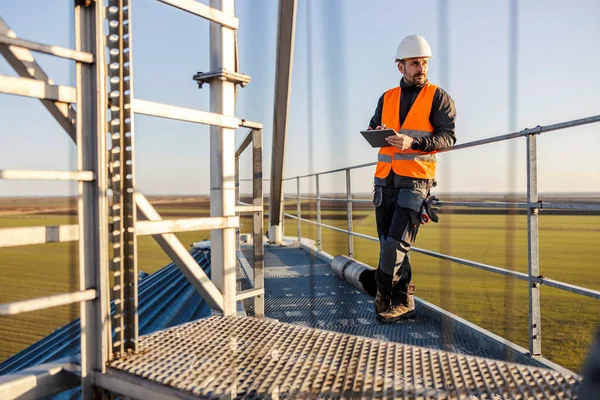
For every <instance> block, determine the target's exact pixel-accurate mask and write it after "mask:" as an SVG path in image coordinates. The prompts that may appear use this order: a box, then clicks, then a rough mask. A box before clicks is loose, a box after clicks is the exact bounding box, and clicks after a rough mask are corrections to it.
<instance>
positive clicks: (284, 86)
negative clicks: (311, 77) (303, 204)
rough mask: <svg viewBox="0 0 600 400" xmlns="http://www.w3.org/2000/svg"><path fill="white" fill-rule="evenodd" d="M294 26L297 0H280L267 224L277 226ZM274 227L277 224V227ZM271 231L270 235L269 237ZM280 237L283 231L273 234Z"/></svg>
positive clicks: (279, 215) (292, 56) (290, 80)
mask: <svg viewBox="0 0 600 400" xmlns="http://www.w3.org/2000/svg"><path fill="white" fill-rule="evenodd" d="M295 30H296V0H279V17H278V27H277V56H276V58H275V59H276V60H277V61H276V69H275V109H274V117H273V150H272V153H271V154H272V158H271V160H272V161H271V196H270V203H269V226H270V227H271V228H272V227H279V228H278V229H279V230H281V227H280V224H281V220H282V218H283V216H282V215H281V202H282V201H283V190H282V186H283V182H282V180H283V174H284V163H285V140H286V135H287V123H288V110H289V106H290V92H291V82H292V65H293V58H294V34H295ZM276 229H277V228H276ZM272 236H273V235H269V238H270V239H271V238H272ZM276 236H278V237H282V236H283V235H281V234H279V235H276Z"/></svg>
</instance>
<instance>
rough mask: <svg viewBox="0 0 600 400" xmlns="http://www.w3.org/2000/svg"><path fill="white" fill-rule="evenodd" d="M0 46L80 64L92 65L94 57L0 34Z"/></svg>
mask: <svg viewBox="0 0 600 400" xmlns="http://www.w3.org/2000/svg"><path fill="white" fill-rule="evenodd" d="M0 44H6V45H9V46H17V47H21V48H24V49H28V50H33V51H37V52H40V53H45V54H50V55H51V56H56V57H60V58H66V59H69V60H74V61H79V62H82V63H88V64H92V63H93V62H94V55H93V54H92V53H86V52H84V51H75V50H71V49H67V48H65V47H60V46H49V45H47V44H43V43H37V42H32V41H29V40H24V39H18V38H14V37H10V36H7V35H3V34H1V33H0Z"/></svg>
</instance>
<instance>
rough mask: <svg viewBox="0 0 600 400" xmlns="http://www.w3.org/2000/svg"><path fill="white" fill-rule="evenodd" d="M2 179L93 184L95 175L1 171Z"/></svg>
mask: <svg viewBox="0 0 600 400" xmlns="http://www.w3.org/2000/svg"><path fill="white" fill-rule="evenodd" d="M0 179H5V180H43V181H86V182H91V181H93V180H94V173H93V172H92V171H24V170H11V169H0Z"/></svg>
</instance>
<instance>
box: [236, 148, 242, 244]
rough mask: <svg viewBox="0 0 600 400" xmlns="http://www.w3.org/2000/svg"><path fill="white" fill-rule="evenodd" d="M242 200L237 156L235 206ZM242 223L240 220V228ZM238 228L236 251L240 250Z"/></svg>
mask: <svg viewBox="0 0 600 400" xmlns="http://www.w3.org/2000/svg"><path fill="white" fill-rule="evenodd" d="M241 199H242V197H241V194H240V158H239V157H238V156H236V157H235V204H236V206H237V204H238V203H240V200H241ZM235 215H237V216H238V218H239V217H240V213H238V212H236V213H235ZM241 224H242V222H241V220H240V226H241ZM240 226H238V227H237V228H236V230H235V238H236V239H235V248H236V250H239V249H240Z"/></svg>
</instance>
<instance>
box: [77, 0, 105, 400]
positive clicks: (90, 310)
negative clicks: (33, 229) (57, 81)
mask: <svg viewBox="0 0 600 400" xmlns="http://www.w3.org/2000/svg"><path fill="white" fill-rule="evenodd" d="M104 11H105V9H104V3H103V2H94V3H92V4H91V5H90V6H89V7H86V6H84V5H82V4H81V2H76V5H75V12H74V15H75V17H74V23H75V26H74V30H75V50H76V51H81V52H87V53H92V54H94V56H95V57H96V63H94V64H83V63H79V62H78V63H76V64H75V71H76V73H75V76H76V77H75V81H76V87H77V90H76V103H77V113H78V115H77V120H76V124H75V128H76V129H75V132H76V136H75V137H76V142H77V169H78V170H80V171H82V170H85V171H92V172H93V173H94V175H95V176H96V180H95V181H93V182H82V181H80V182H79V183H78V187H77V192H78V196H79V201H78V218H79V228H80V231H79V289H80V291H81V292H86V293H91V292H90V291H93V292H94V299H93V300H91V301H85V302H82V303H81V304H80V315H81V317H80V326H81V344H80V348H81V395H82V397H83V398H92V392H93V382H92V371H98V372H100V373H104V372H105V371H106V364H107V362H108V359H109V349H110V346H111V327H110V299H109V285H108V258H107V249H108V229H107V228H108V201H107V198H106V191H107V189H108V185H107V181H108V179H107V177H106V171H107V170H108V168H107V149H106V136H107V135H106V133H107V130H106V125H107V124H106V117H107V116H106V104H107V99H106V92H107V90H106V81H107V77H106V68H105V65H106V64H105V51H106V44H105V34H104V23H105V17H104Z"/></svg>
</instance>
